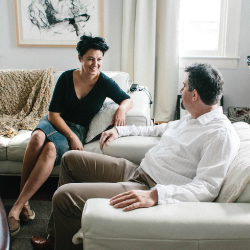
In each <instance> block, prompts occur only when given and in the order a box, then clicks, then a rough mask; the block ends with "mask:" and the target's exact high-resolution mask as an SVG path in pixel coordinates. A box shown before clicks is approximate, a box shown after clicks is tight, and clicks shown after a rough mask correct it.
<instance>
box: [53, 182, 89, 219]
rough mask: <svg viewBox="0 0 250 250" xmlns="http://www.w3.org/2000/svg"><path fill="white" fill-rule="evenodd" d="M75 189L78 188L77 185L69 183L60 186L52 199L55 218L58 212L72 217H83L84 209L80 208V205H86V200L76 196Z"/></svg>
mask: <svg viewBox="0 0 250 250" xmlns="http://www.w3.org/2000/svg"><path fill="white" fill-rule="evenodd" d="M75 188H77V186H76V185H75V184H73V183H68V184H65V185H62V186H60V187H59V188H58V189H57V190H56V191H55V193H54V195H53V198H52V204H53V213H54V217H55V213H57V212H58V211H60V213H61V214H63V215H67V216H70V217H80V216H81V212H82V208H81V206H80V207H79V204H80V203H84V200H83V199H81V198H80V197H79V196H78V195H77V194H76V192H75V191H76V189H75Z"/></svg>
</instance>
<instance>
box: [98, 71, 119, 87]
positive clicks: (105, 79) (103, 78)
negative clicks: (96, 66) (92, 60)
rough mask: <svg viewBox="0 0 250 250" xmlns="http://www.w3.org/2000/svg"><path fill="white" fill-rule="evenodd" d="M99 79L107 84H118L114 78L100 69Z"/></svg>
mask: <svg viewBox="0 0 250 250" xmlns="http://www.w3.org/2000/svg"><path fill="white" fill-rule="evenodd" d="M99 80H100V81H103V82H104V83H106V84H107V85H110V84H114V83H115V84H116V82H115V81H114V80H113V79H112V78H110V77H109V76H107V75H106V74H104V73H103V72H101V71H100V75H99Z"/></svg>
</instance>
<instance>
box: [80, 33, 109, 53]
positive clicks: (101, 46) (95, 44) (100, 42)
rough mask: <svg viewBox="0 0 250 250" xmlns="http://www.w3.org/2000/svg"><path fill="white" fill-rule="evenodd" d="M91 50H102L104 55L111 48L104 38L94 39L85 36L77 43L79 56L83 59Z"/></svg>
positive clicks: (90, 36)
mask: <svg viewBox="0 0 250 250" xmlns="http://www.w3.org/2000/svg"><path fill="white" fill-rule="evenodd" d="M89 49H97V50H101V51H102V54H103V55H104V54H105V52H106V51H107V50H108V49H109V46H108V45H107V43H106V42H105V39H104V38H102V37H93V36H92V35H89V36H87V35H83V36H81V37H80V41H79V42H78V43H77V46H76V50H77V52H78V55H79V56H80V57H82V56H83V55H84V54H85V53H86V52H87V51H88V50H89Z"/></svg>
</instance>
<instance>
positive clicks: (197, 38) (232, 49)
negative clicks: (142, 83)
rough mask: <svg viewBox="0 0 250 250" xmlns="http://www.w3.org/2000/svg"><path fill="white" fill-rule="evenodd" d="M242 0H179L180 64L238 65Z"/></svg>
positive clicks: (181, 65) (219, 66)
mask: <svg viewBox="0 0 250 250" xmlns="http://www.w3.org/2000/svg"><path fill="white" fill-rule="evenodd" d="M240 12H241V0H239V1H238V0H237V1H235V0H180V28H179V31H180V34H179V41H180V43H179V45H180V50H179V51H180V67H185V66H186V65H189V64H191V63H192V62H197V61H199V62H210V63H212V64H213V65H215V66H216V67H218V68H237V63H238V59H239V57H238V40H239V30H240Z"/></svg>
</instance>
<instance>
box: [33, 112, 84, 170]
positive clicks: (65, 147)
mask: <svg viewBox="0 0 250 250" xmlns="http://www.w3.org/2000/svg"><path fill="white" fill-rule="evenodd" d="M65 122H66V124H67V125H68V126H69V128H70V129H71V130H72V131H73V132H74V133H75V134H76V135H77V137H78V138H79V140H80V141H81V142H82V144H83V145H84V140H85V137H86V134H87V132H88V128H87V127H83V126H81V125H79V124H75V123H73V122H68V121H65ZM36 129H41V130H42V131H43V132H44V133H45V135H46V137H47V139H48V140H50V141H51V142H53V143H54V145H55V147H56V160H55V163H54V166H56V165H59V164H60V161H61V158H62V155H63V154H64V153H65V152H67V151H69V150H70V145H69V141H68V139H67V138H66V137H65V136H64V135H62V134H61V133H59V132H58V131H57V130H56V129H55V128H54V127H53V126H52V124H51V123H50V122H49V121H48V115H46V116H44V117H43V118H42V119H41V120H40V121H39V123H38V125H37V126H36V128H35V129H34V130H33V131H35V130H36Z"/></svg>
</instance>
